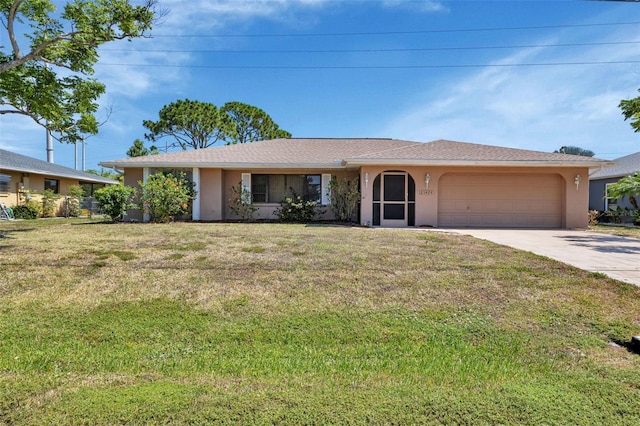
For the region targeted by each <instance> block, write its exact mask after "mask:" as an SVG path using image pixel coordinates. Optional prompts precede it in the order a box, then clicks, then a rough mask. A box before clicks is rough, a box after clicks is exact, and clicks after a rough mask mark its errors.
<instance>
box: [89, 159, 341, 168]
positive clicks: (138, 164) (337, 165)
mask: <svg viewBox="0 0 640 426" xmlns="http://www.w3.org/2000/svg"><path fill="white" fill-rule="evenodd" d="M98 165H99V166H101V167H108V168H116V169H119V170H123V169H127V168H140V167H179V168H183V167H184V168H201V169H203V168H214V169H227V170H246V169H265V170H266V169H318V170H344V169H345V168H346V167H347V166H346V165H345V164H342V163H340V162H335V163H204V162H195V163H194V162H189V163H180V162H173V161H166V162H165V161H162V162H159V161H158V162H136V163H129V162H125V163H119V162H109V161H105V162H102V163H98Z"/></svg>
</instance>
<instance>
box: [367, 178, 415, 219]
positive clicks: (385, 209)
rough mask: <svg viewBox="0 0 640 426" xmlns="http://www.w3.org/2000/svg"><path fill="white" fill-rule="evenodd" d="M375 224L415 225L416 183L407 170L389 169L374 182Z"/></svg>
mask: <svg viewBox="0 0 640 426" xmlns="http://www.w3.org/2000/svg"><path fill="white" fill-rule="evenodd" d="M373 225H374V226H386V227H406V226H414V225H415V183H414V181H413V178H411V176H410V175H408V174H407V173H405V172H400V171H389V172H384V173H382V174H380V175H378V176H376V178H375V180H374V182H373Z"/></svg>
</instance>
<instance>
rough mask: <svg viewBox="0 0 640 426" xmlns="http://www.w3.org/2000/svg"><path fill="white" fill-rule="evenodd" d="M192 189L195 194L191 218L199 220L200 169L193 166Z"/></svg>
mask: <svg viewBox="0 0 640 426" xmlns="http://www.w3.org/2000/svg"><path fill="white" fill-rule="evenodd" d="M193 189H194V190H195V191H196V196H195V197H193V206H192V209H191V210H192V212H191V220H200V169H199V168H198V167H194V168H193Z"/></svg>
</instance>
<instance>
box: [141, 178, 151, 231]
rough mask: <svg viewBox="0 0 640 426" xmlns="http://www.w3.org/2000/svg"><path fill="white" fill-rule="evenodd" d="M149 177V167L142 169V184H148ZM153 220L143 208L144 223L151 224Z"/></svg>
mask: <svg viewBox="0 0 640 426" xmlns="http://www.w3.org/2000/svg"><path fill="white" fill-rule="evenodd" d="M148 177H149V168H148V167H143V168H142V183H147V178H148ZM150 219H151V217H150V216H149V213H147V212H146V209H145V208H144V206H142V221H143V222H149V220H150Z"/></svg>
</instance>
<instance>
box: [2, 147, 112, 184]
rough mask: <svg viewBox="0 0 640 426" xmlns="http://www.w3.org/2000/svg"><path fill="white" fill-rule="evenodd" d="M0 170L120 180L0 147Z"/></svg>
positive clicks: (106, 181) (100, 179)
mask: <svg viewBox="0 0 640 426" xmlns="http://www.w3.org/2000/svg"><path fill="white" fill-rule="evenodd" d="M0 170H11V171H17V172H25V173H36V174H40V175H45V176H52V177H63V178H70V179H78V180H80V181H82V182H92V183H106V184H117V183H118V182H116V181H114V180H112V179H107V178H104V177H102V176H97V175H93V174H91V173H85V172H81V171H78V170H74V169H70V168H69V167H64V166H60V165H57V164H52V163H48V162H46V161H42V160H38V159H35V158H32V157H27V156H26V155H20V154H16V153H15V152H11V151H6V150H4V149H0Z"/></svg>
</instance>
